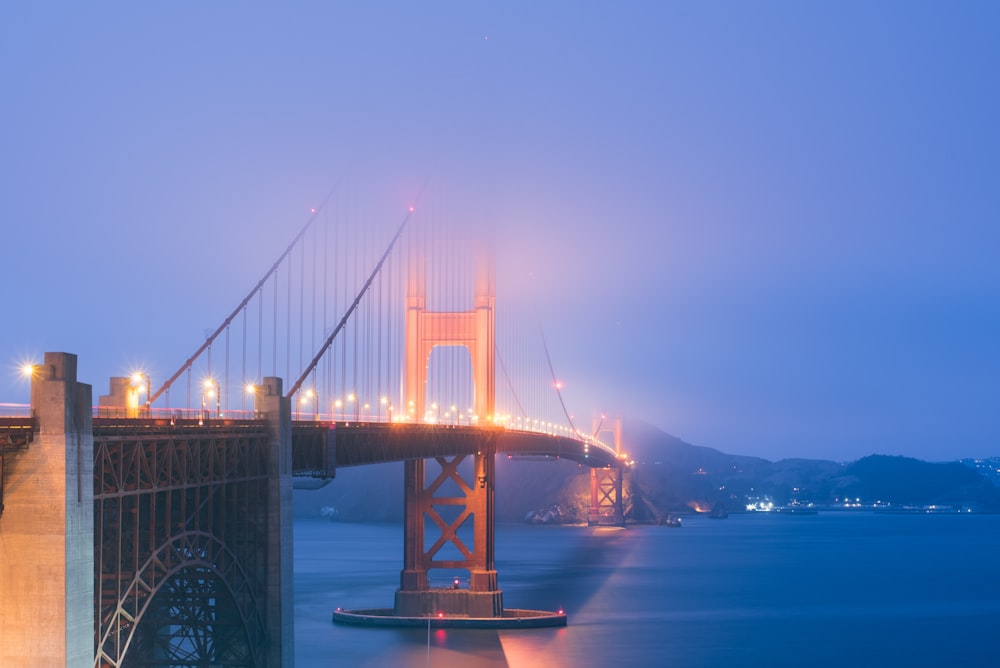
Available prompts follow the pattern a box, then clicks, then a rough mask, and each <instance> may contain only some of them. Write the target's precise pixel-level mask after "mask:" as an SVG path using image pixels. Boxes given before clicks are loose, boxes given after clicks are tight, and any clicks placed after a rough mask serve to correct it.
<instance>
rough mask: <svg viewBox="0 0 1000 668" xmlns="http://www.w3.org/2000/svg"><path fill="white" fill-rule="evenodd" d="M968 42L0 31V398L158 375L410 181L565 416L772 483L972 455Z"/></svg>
mask: <svg viewBox="0 0 1000 668" xmlns="http://www.w3.org/2000/svg"><path fill="white" fill-rule="evenodd" d="M998 26H1000V6H998V5H996V3H992V2H972V1H969V2H958V3H944V2H921V1H906V2H889V1H885V2H854V1H848V2H838V3H821V2H811V3H802V2H741V3H723V2H703V3H691V2H652V1H649V2H641V1H636V2H629V3H611V2H603V3H602V2H557V1H553V2H545V3H537V2H510V3H488V2H446V3H437V2H434V3H396V2H380V3H347V2H315V3H281V4H280V5H279V4H278V3H254V2H251V3H235V2H214V3H194V2H171V3H124V2H121V3H116V2H98V3H87V4H85V5H78V4H76V3H4V4H2V5H0V59H2V62H3V66H2V67H0V91H2V92H0V96H2V97H0V100H2V105H0V225H2V233H0V239H2V244H3V246H2V247H3V256H4V281H3V285H4V290H3V292H4V306H5V308H4V311H5V318H4V327H2V328H0V360H3V362H2V364H3V367H2V368H3V369H4V373H3V374H0V402H13V403H16V402H25V401H27V396H28V395H27V392H28V390H27V386H26V385H25V383H24V381H23V380H20V379H19V378H18V376H17V367H18V365H19V363H20V362H21V361H23V360H25V359H35V360H37V359H40V358H41V355H42V353H43V352H45V351H67V352H73V353H76V354H77V355H79V358H80V370H79V375H80V378H81V380H83V381H85V382H89V383H91V384H92V385H94V388H95V389H94V394H95V397H96V395H97V394H100V393H104V392H106V391H107V390H106V383H107V378H109V377H110V376H114V375H123V374H124V373H125V372H126V371H127V369H128V368H129V367H130V366H131V365H133V364H134V363H135V361H136V360H141V361H144V362H147V363H149V362H152V363H153V364H155V365H157V366H158V367H161V368H171V367H173V368H176V366H177V365H179V364H180V362H182V361H183V360H184V359H185V358H186V357H187V356H188V355H189V354H190V353H191V352H192V350H193V348H194V347H196V346H197V344H198V343H200V341H201V340H202V337H203V336H204V334H203V332H204V331H205V330H206V329H211V328H214V327H215V326H217V325H218V324H219V323H220V322H221V320H222V319H223V318H224V317H225V315H227V314H228V312H229V311H230V310H231V309H232V308H233V307H234V306H235V304H236V303H238V301H239V299H240V298H241V297H242V296H243V295H244V294H245V293H246V291H247V290H248V289H249V288H250V287H251V286H252V285H253V283H254V282H255V281H256V280H257V279H258V278H259V277H260V275H261V273H262V271H263V270H264V269H266V268H267V267H268V266H270V263H271V262H273V260H274V259H275V254H276V249H280V248H283V247H284V246H285V245H286V244H287V243H288V242H289V241H290V239H291V237H292V236H293V235H294V233H295V231H297V229H298V227H299V226H300V225H301V224H302V222H303V221H304V219H305V217H306V215H307V212H308V211H309V208H310V206H314V205H315V203H316V202H317V201H318V200H320V199H321V198H322V197H323V196H324V195H325V194H326V193H327V192H328V191H329V190H330V188H331V184H332V183H335V182H336V181H337V180H338V179H340V178H342V177H343V175H345V174H347V175H349V179H350V181H351V183H352V184H356V185H355V186H353V188H354V189H353V190H352V194H351V197H352V198H353V201H354V202H356V204H355V206H358V207H365V208H366V210H369V211H371V212H373V213H371V214H370V215H383V212H385V214H384V215H389V216H395V215H397V214H396V213H395V212H398V211H402V210H403V208H404V207H406V206H407V205H409V204H410V203H411V201H412V199H413V197H414V194H415V193H417V192H419V191H420V189H421V188H425V187H428V188H430V189H432V190H433V191H434V192H435V196H436V197H437V198H438V200H440V201H446V202H447V206H448V207H449V210H450V211H452V212H454V213H455V215H457V216H467V217H468V219H469V220H470V221H472V220H476V221H479V220H486V221H489V222H490V224H492V225H494V226H495V227H496V229H497V230H498V231H499V235H498V236H499V239H498V243H499V246H500V252H499V257H500V259H499V262H501V264H502V263H505V262H506V263H508V266H510V267H514V268H516V269H517V270H518V271H522V272H523V273H524V275H529V274H530V276H531V287H530V290H531V292H532V298H533V299H535V300H537V303H538V308H539V311H540V313H542V314H543V315H542V320H543V321H544V328H545V333H546V337H547V339H548V345H549V347H550V348H551V349H552V351H553V354H552V357H553V364H554V365H555V366H556V367H558V369H559V373H560V376H561V377H562V378H563V380H564V382H565V396H566V400H567V402H568V403H570V404H572V405H573V406H575V408H574V409H573V410H575V411H576V412H580V413H586V412H588V411H603V412H607V413H612V414H621V415H623V416H625V417H626V419H628V418H639V419H642V420H644V421H646V422H649V423H651V424H653V425H655V426H657V427H660V428H662V429H664V430H666V431H668V432H670V433H672V434H674V435H676V436H678V437H680V438H683V439H684V440H686V441H689V442H691V443H695V444H697V445H703V446H708V447H712V448H717V449H719V450H722V451H725V452H730V453H735V454H747V455H756V456H760V457H765V458H767V459H772V460H777V459H781V458H785V457H808V458H823V459H832V460H835V461H851V460H853V459H857V458H859V457H862V456H865V455H868V454H873V453H880V454H898V455H907V456H914V457H920V458H923V459H929V460H933V461H944V460H951V459H956V458H959V457H985V456H997V455H1000V436H998V433H1000V417H998V416H1000V263H998V262H997V259H996V258H997V255H998V251H1000V124H998V123H997V120H996V119H998V118H1000V78H998V77H997V76H996V73H997V71H1000V39H998V37H1000V35H998V31H1000V28H998ZM427 184H430V185H429V186H428V185H427ZM522 289H525V290H526V289H527V288H523V287H522ZM515 292H516V290H515ZM517 296H518V298H521V297H523V295H517ZM500 298H503V295H501V296H500Z"/></svg>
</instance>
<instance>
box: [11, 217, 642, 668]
mask: <svg viewBox="0 0 1000 668" xmlns="http://www.w3.org/2000/svg"><path fill="white" fill-rule="evenodd" d="M331 208H332V207H329V206H327V202H324V204H323V206H320V207H318V208H317V209H314V210H313V211H312V212H311V213H310V215H309V217H308V219H307V220H306V221H305V223H304V224H303V225H302V227H301V228H300V229H299V231H298V234H297V235H296V236H295V237H294V239H293V240H292V242H291V243H290V244H289V245H288V247H287V248H285V249H284V251H283V252H282V253H281V254H280V255H279V257H278V258H277V260H276V261H275V262H274V264H273V265H272V266H271V267H270V268H269V269H268V270H267V271H266V272H265V273H264V274H263V276H262V277H261V278H260V280H259V281H258V282H257V283H256V284H255V285H254V286H253V288H252V289H251V290H250V291H249V293H247V294H246V296H245V297H244V298H243V299H242V300H241V301H239V302H238V304H237V305H236V307H235V308H234V309H233V310H232V311H230V312H229V313H228V314H227V316H226V317H225V318H224V319H223V320H222V322H221V324H220V325H219V326H218V327H217V328H216V329H214V330H213V331H211V332H210V333H207V336H206V337H205V339H204V341H202V342H200V344H199V345H197V346H196V349H195V350H194V352H193V353H192V354H191V355H190V356H189V357H188V358H187V359H186V360H185V361H184V362H183V364H181V365H180V366H179V367H178V368H177V369H176V371H174V372H173V373H171V374H169V375H167V374H165V380H164V381H162V383H160V384H159V385H154V384H153V382H152V381H153V379H152V378H151V374H150V373H149V372H148V371H147V370H143V369H137V370H135V371H134V373H132V374H130V375H127V376H120V377H112V378H111V380H110V384H109V391H108V394H106V395H101V396H99V397H98V401H97V402H96V404H95V402H94V401H93V400H92V399H93V390H92V388H91V386H90V385H88V384H84V383H82V382H80V381H79V380H78V379H77V373H76V366H77V360H76V357H75V356H74V355H72V354H69V353H46V355H45V359H44V361H43V362H41V363H38V364H32V365H29V366H27V367H26V369H25V372H26V374H27V375H28V376H30V378H31V403H30V405H27V406H13V405H10V404H5V405H4V408H3V409H2V410H3V412H4V415H3V417H0V482H2V484H0V600H2V606H0V664H2V665H4V666H22V665H23V666H27V665H32V666H35V665H63V664H65V665H74V666H77V665H79V666H84V665H86V666H94V667H97V668H104V667H119V666H132V665H137V666H144V665H149V666H152V665H170V666H187V665H190V666H201V665H233V666H236V665H239V666H277V665H282V666H290V665H293V662H294V656H293V651H292V650H293V634H292V631H293V628H292V617H293V591H292V584H291V583H292V571H291V569H292V554H291V546H292V515H291V506H292V487H293V478H296V477H298V478H301V479H303V480H304V479H307V478H308V479H311V481H312V482H311V484H312V485H313V486H315V483H316V481H317V480H318V481H319V483H320V484H323V483H325V482H329V481H331V480H333V479H334V478H335V476H336V471H337V469H338V468H343V467H350V466H362V465H369V464H376V463H382V462H391V461H401V462H404V480H403V483H402V484H403V485H404V499H405V523H404V541H403V543H404V549H403V555H402V568H401V573H400V581H399V587H398V589H397V591H396V595H395V601H394V606H393V608H392V609H390V610H388V611H387V612H386V616H388V617H393V618H396V619H399V620H403V619H414V618H420V619H424V618H428V619H429V618H431V617H435V618H437V619H439V620H440V619H452V620H465V621H468V620H502V619H504V617H505V608H504V603H503V593H502V589H501V586H500V584H499V581H498V573H497V571H496V568H495V564H494V557H493V552H494V536H493V526H494V504H495V498H494V489H495V466H494V460H495V456H496V455H497V454H498V453H508V454H518V455H521V454H523V455H534V456H544V457H559V458H565V459H568V460H571V461H575V462H578V463H580V464H581V465H583V466H586V467H589V468H590V469H591V509H590V521H591V523H592V524H610V525H621V524H623V523H624V515H623V510H622V475H623V471H624V467H625V462H624V461H623V456H622V453H621V429H620V421H617V422H613V421H608V422H607V423H604V422H601V421H598V420H595V421H593V423H590V424H587V425H586V427H582V426H581V425H582V423H583V422H584V421H583V420H580V419H574V416H573V414H572V413H571V412H570V411H569V410H568V409H567V406H566V405H565V403H564V401H563V397H562V393H561V384H560V382H559V381H558V380H557V376H556V373H555V370H554V367H553V364H552V359H551V357H550V355H549V351H548V348H547V345H546V343H545V339H544V336H543V335H542V334H541V330H540V328H539V326H538V323H537V321H535V322H532V318H529V317H526V316H524V315H523V314H519V313H517V311H516V310H515V309H514V308H512V307H511V305H509V304H506V303H505V302H504V300H503V299H498V298H497V283H498V279H497V275H496V267H495V263H494V262H493V249H492V245H491V243H490V239H489V238H488V235H482V234H470V232H469V230H468V228H467V227H466V226H463V225H462V224H458V223H454V222H452V221H449V220H441V219H440V218H441V217H439V216H435V215H434V214H433V213H428V214H425V213H423V212H420V211H415V210H414V209H412V208H411V209H409V210H408V211H405V212H404V213H403V214H402V215H401V216H400V218H399V219H397V220H396V221H391V222H390V224H388V225H380V224H378V223H374V222H371V221H365V224H363V225H359V224H357V220H356V215H352V214H351V213H350V212H347V213H344V212H339V213H338V212H336V211H331V210H330V209H331ZM501 294H502V293H501ZM192 347H195V346H192ZM286 381H287V382H286ZM588 422H589V420H588ZM608 435H610V436H611V439H607V436H608ZM602 436H604V437H605V440H610V441H611V443H610V444H606V443H604V442H602V440H601V438H600V437H602ZM334 484H335V483H334ZM436 569H439V570H442V571H447V572H449V573H450V572H453V571H455V570H458V571H462V572H465V573H466V575H467V577H465V578H464V582H460V580H459V579H456V580H455V582H454V585H453V586H448V587H434V586H432V578H430V577H429V575H428V574H429V573H430V572H432V571H434V570H436ZM508 612H509V611H508ZM508 616H509V615H508ZM554 616H555V618H556V620H557V623H565V616H564V615H563V614H562V613H561V611H560V613H558V614H555V615H554ZM549 617H552V615H549Z"/></svg>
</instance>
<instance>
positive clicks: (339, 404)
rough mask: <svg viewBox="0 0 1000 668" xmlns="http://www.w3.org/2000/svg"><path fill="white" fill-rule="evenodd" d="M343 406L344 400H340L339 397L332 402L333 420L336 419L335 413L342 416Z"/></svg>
mask: <svg viewBox="0 0 1000 668" xmlns="http://www.w3.org/2000/svg"><path fill="white" fill-rule="evenodd" d="M343 408H344V402H343V401H341V400H340V399H337V400H336V401H334V402H333V419H334V420H336V419H337V415H338V414H339V415H340V417H344V412H343V410H342V409H343Z"/></svg>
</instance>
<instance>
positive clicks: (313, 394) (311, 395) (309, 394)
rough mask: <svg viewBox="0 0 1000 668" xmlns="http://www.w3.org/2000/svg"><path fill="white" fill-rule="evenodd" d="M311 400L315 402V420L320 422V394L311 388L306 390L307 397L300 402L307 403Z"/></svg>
mask: <svg viewBox="0 0 1000 668" xmlns="http://www.w3.org/2000/svg"><path fill="white" fill-rule="evenodd" d="M310 399H312V400H313V407H314V410H313V417H314V419H315V420H319V394H318V393H317V392H316V391H315V390H313V389H312V388H311V387H310V388H309V389H308V390H306V393H305V396H304V397H302V399H301V400H300V401H299V403H303V404H304V403H306V402H307V401H309V400H310Z"/></svg>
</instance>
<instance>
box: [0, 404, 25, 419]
mask: <svg viewBox="0 0 1000 668" xmlns="http://www.w3.org/2000/svg"><path fill="white" fill-rule="evenodd" d="M0 417H31V404H8V403H0Z"/></svg>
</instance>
